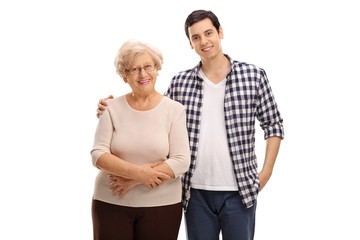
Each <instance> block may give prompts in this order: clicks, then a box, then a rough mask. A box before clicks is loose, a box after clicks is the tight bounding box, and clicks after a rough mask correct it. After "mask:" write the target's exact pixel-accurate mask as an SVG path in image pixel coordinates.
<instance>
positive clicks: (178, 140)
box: [165, 106, 190, 178]
mask: <svg viewBox="0 0 360 240" xmlns="http://www.w3.org/2000/svg"><path fill="white" fill-rule="evenodd" d="M169 144H170V147H169V148H170V153H169V158H168V159H167V160H166V161H165V162H166V163H167V164H168V165H169V167H170V168H171V170H172V171H173V172H174V174H175V178H177V177H178V176H180V175H181V174H183V173H185V172H187V171H188V170H189V166H190V148H189V138H188V132H187V128H186V113H185V108H184V107H183V106H182V108H181V111H180V113H179V114H178V115H177V117H176V118H175V121H174V122H173V123H172V125H171V129H170V133H169Z"/></svg>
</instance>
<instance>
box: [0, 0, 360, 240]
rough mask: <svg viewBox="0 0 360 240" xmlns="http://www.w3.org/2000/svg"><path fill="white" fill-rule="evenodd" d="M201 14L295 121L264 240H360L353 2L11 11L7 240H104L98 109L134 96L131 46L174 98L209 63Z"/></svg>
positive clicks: (6, 18)
mask: <svg viewBox="0 0 360 240" xmlns="http://www.w3.org/2000/svg"><path fill="white" fill-rule="evenodd" d="M235 3H236V4H235ZM197 9H206V10H212V11H213V12H214V13H215V14H216V15H217V16H218V17H219V20H220V23H221V25H222V26H223V29H224V34H225V38H224V40H223V41H222V45H223V50H224V52H225V53H227V54H229V55H230V56H231V57H232V58H233V59H237V60H240V61H246V62H249V63H253V64H255V65H257V66H259V67H262V68H264V69H265V70H266V72H267V75H268V78H269V80H270V84H271V86H272V89H273V92H274V94H275V98H276V101H277V103H278V106H279V109H280V111H281V114H282V116H283V118H284V127H285V134H286V137H285V140H284V141H283V142H282V145H281V149H280V153H279V156H278V159H277V162H276V165H275V169H274V172H273V176H272V178H271V180H270V182H269V183H268V185H267V186H266V187H265V189H264V190H263V191H262V192H261V193H260V196H259V199H258V208H257V219H256V221H257V222H256V234H255V239H257V240H268V239H271V240H272V239H274V240H279V239H280V240H282V239H284V240H289V239H291V240H294V239H302V240H303V239H347V240H349V239H360V233H359V222H360V221H359V215H360V208H359V202H360V197H359V190H358V189H359V187H358V177H357V173H358V171H359V166H360V165H359V160H360V158H359V154H358V153H359V143H360V142H359V140H358V137H359V135H360V131H359V119H358V117H359V106H358V105H359V97H358V95H359V87H358V86H357V85H356V83H357V82H358V81H359V80H360V71H359V63H360V61H359V54H360V48H359V43H360V37H359V22H360V17H359V11H358V10H359V8H358V7H355V1H350V0H342V1H331V0H329V1H316V0H313V1H285V0H284V1H226V0H221V1H220V0H217V1H210V0H208V1H195V0H192V1H188V0H182V1H155V0H154V1H142V0H138V1H120V0H119V1H106V0H105V1H91V0H88V1H75V0H74V1H49V0H48V1H39V0H33V1H16V0H14V1H1V3H0V32H1V37H0V68H1V69H0V80H1V87H0V98H1V99H0V100H1V105H2V108H1V109H2V110H1V118H0V119H1V124H0V128H1V129H0V135H1V143H0V146H1V155H0V159H1V174H0V184H1V186H0V191H1V198H0V201H1V202H0V220H1V224H0V229H1V230H0V239H92V222H91V211H90V204H91V197H92V191H93V183H94V179H95V176H96V174H97V170H96V169H95V168H94V167H93V166H92V164H91V160H90V154H89V151H90V149H91V147H92V142H93V137H94V132H95V128H96V124H97V118H96V117H95V110H96V104H97V101H98V99H99V98H102V97H106V96H107V95H109V94H113V95H115V96H119V95H121V94H124V93H126V92H128V91H129V87H128V86H127V85H125V84H124V83H123V81H122V80H121V79H120V78H119V77H118V76H117V75H116V73H115V68H114V66H113V59H114V57H115V55H116V52H117V49H118V48H119V47H120V46H121V44H122V43H123V42H124V41H126V40H128V39H132V38H135V39H139V40H141V41H145V42H148V43H151V44H153V45H155V46H157V47H158V48H159V49H160V50H161V51H162V52H163V55H164V59H165V63H164V66H163V70H162V71H161V72H160V77H159V78H158V82H157V89H158V91H159V92H164V91H165V90H166V88H167V86H168V84H169V82H170V79H171V77H172V76H173V75H175V74H176V73H177V72H179V71H181V70H185V69H188V68H191V67H193V66H195V65H196V64H197V62H198V61H199V57H198V56H197V55H196V53H195V52H194V51H193V50H191V49H190V47H189V43H188V40H187V38H186V36H185V33H184V30H183V24H184V21H185V19H186V17H187V15H188V14H190V13H191V12H192V11H193V10H197ZM257 130H258V131H257V145H256V147H257V149H256V152H257V155H258V159H259V165H260V166H261V165H262V159H263V158H264V148H265V145H264V144H265V141H264V140H263V139H262V136H263V133H262V132H261V130H260V128H257ZM159 224H161V223H159ZM179 239H185V229H184V226H183V225H182V227H181V232H180V235H179ZM204 240H206V239H204Z"/></svg>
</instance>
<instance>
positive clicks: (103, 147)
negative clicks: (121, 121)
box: [91, 109, 114, 167]
mask: <svg viewBox="0 0 360 240" xmlns="http://www.w3.org/2000/svg"><path fill="white" fill-rule="evenodd" d="M113 132H114V127H113V122H112V120H111V117H110V113H109V110H108V109H107V110H105V111H104V112H103V114H102V115H101V117H100V119H99V123H98V126H97V128H96V132H95V139H94V146H93V149H92V150H91V157H92V163H93V165H94V166H95V167H96V163H97V160H98V159H99V158H100V157H101V155H103V154H104V153H111V150H110V145H111V140H112V136H113Z"/></svg>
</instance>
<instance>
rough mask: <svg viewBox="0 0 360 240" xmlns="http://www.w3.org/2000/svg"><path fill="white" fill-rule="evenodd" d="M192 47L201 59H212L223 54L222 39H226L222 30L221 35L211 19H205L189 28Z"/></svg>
mask: <svg viewBox="0 0 360 240" xmlns="http://www.w3.org/2000/svg"><path fill="white" fill-rule="evenodd" d="M189 36H190V46H191V48H192V49H195V51H196V52H197V54H199V56H200V58H201V59H203V60H205V59H211V58H214V57H216V56H217V55H218V54H219V53H222V49H221V39H223V38H224V34H223V31H222V28H221V27H220V28H219V33H218V32H217V31H216V28H215V27H214V25H213V24H212V22H211V20H210V19H209V18H205V19H203V20H201V21H199V22H197V23H194V24H193V25H191V26H190V27H189Z"/></svg>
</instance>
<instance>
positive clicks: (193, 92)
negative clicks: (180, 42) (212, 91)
mask: <svg viewBox="0 0 360 240" xmlns="http://www.w3.org/2000/svg"><path fill="white" fill-rule="evenodd" d="M225 56H226V57H227V58H228V59H229V60H230V72H229V73H228V75H227V76H226V79H227V80H226V89H225V97H224V112H225V125H226V132H227V139H228V145H229V150H230V156H231V159H232V163H233V166H234V174H235V178H236V181H237V185H238V189H239V194H240V196H241V198H242V202H243V204H244V205H245V206H246V207H251V206H252V205H253V204H254V202H255V200H256V198H257V195H258V191H259V186H260V182H259V178H258V173H257V161H256V155H255V151H254V149H255V118H257V119H258V120H259V121H260V126H261V128H262V129H263V130H264V132H265V136H264V137H265V139H266V138H268V137H271V136H279V137H281V138H283V137H284V130H283V126H282V121H283V120H282V118H281V116H280V113H279V111H278V109H277V106H276V103H275V100H274V96H273V94H272V91H271V88H270V85H269V82H268V79H267V77H266V74H265V71H264V70H263V69H261V68H258V67H256V66H254V65H250V64H247V63H240V62H238V61H234V60H232V59H231V58H230V57H229V56H227V55H225ZM200 67H201V62H200V63H199V64H198V65H197V66H196V67H195V68H193V69H189V70H186V71H183V72H180V73H179V74H177V75H176V76H175V77H174V78H173V79H172V81H171V84H170V86H169V88H168V90H167V92H166V93H165V95H166V96H167V97H169V98H171V99H173V100H176V101H178V102H180V103H181V104H183V105H184V106H185V107H186V112H187V128H188V133H189V141H190V150H191V164H190V168H189V171H188V172H186V173H185V175H184V176H183V177H182V182H183V197H182V198H183V206H184V209H185V210H186V209H187V205H188V203H189V199H190V187H191V184H190V183H191V177H192V175H193V172H194V170H195V166H196V158H197V155H198V152H197V149H198V143H199V135H200V124H201V107H202V99H203V88H202V85H203V79H202V78H201V77H200V75H199V71H200ZM224 174H227V173H224Z"/></svg>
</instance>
